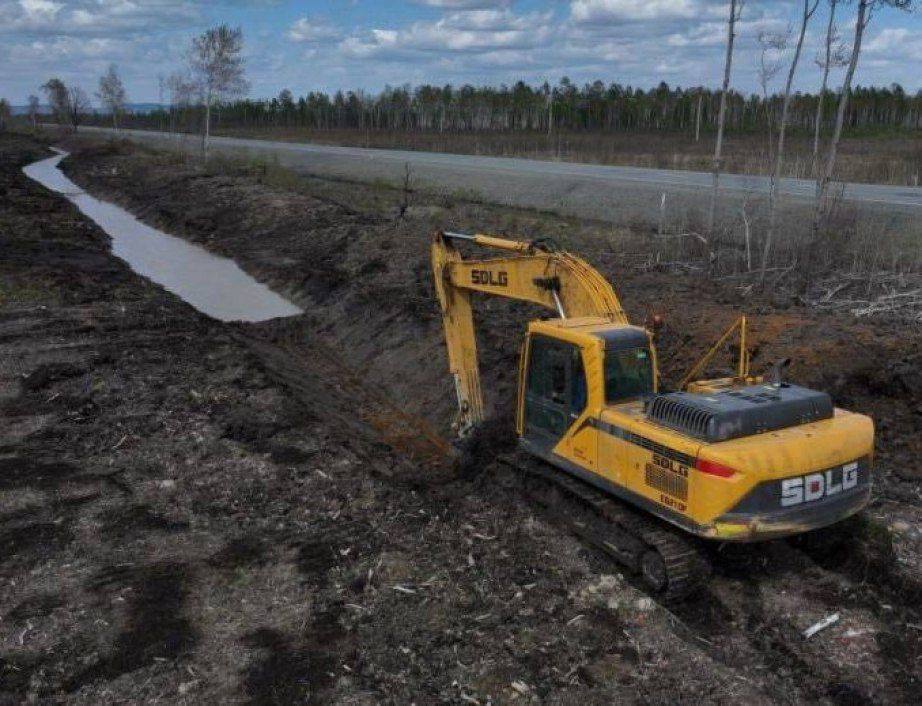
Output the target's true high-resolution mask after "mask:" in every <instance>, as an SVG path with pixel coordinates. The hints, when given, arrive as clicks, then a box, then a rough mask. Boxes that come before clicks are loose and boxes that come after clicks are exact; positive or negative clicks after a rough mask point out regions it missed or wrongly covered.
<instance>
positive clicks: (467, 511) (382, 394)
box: [0, 138, 922, 704]
mask: <svg viewBox="0 0 922 706" xmlns="http://www.w3.org/2000/svg"><path fill="white" fill-rule="evenodd" d="M40 154H41V146H40V145H38V144H36V143H34V142H31V141H29V140H26V139H25V138H19V139H14V138H4V139H3V140H2V141H0V155H2V160H0V183H2V191H0V419H2V422H3V427H2V428H0V618H2V623H0V624H2V625H3V630H2V631H0V702H4V701H5V702H9V703H19V702H22V701H26V700H29V701H42V700H45V701H69V702H75V703H94V704H95V703H115V702H126V701H129V702H138V701H154V700H165V701H169V702H186V701H192V700H200V701H201V700H204V701H206V702H218V701H234V702H241V701H242V702H250V703H290V702H295V701H306V702H310V703H318V704H321V703H322V704H326V703H341V704H366V703H367V704H376V703H395V704H396V703H401V704H402V703H410V702H415V703H417V704H427V703H432V704H434V703H458V704H464V703H468V704H469V703H480V704H488V703H548V704H569V703H576V702H579V703H586V704H594V703H599V704H602V703H611V702H619V703H633V702H638V703H641V702H642V703H651V702H652V703H663V704H667V703H669V704H671V703H676V702H705V703H711V702H725V703H736V702H739V701H742V700H745V701H747V702H751V703H766V704H767V703H777V702H779V701H782V702H788V703H793V702H811V703H812V702H821V703H844V702H849V703H857V702H865V701H877V702H889V703H899V702H904V703H911V702H913V701H914V700H915V697H916V696H917V694H918V679H919V678H920V676H922V666H920V654H922V652H920V638H922V631H920V630H919V625H920V616H919V613H918V604H919V600H920V598H922V590H920V581H919V576H920V560H919V556H920V550H922V537H920V534H919V531H918V529H917V526H918V521H919V519H920V512H919V495H918V493H919V487H918V484H917V483H916V482H915V481H913V480H904V479H903V477H904V476H905V478H910V479H911V478H912V477H913V474H914V473H915V472H917V471H918V465H917V464H916V463H915V462H914V457H913V451H912V448H911V446H910V443H911V441H912V439H911V438H907V436H911V434H909V433H910V432H913V431H914V430H915V425H916V421H915V420H916V419H917V418H916V417H914V415H915V410H916V409H917V408H918V405H919V388H918V383H917V382H916V380H917V374H918V365H919V362H918V358H917V357H916V356H918V352H917V351H918V338H916V339H915V340H913V339H912V338H911V337H910V336H909V335H908V334H907V332H905V331H898V330H896V329H895V328H893V327H888V326H887V325H886V324H883V323H856V322H854V321H850V320H846V319H830V318H818V317H814V316H811V315H810V314H809V312H805V311H803V310H800V309H796V308H789V309H785V310H781V311H778V310H776V309H775V308H774V307H773V305H769V304H764V305H761V306H762V307H763V309H762V311H760V312H758V313H759V314H761V316H760V317H759V319H758V324H757V328H756V331H755V335H756V337H757V338H756V341H757V344H758V346H759V348H760V351H759V353H760V358H759V359H760V360H763V361H768V360H771V359H772V358H773V357H775V356H780V355H781V354H782V353H785V354H791V353H793V354H794V356H795V357H796V358H798V364H797V367H795V369H794V370H793V372H792V376H793V377H796V378H798V379H800V380H803V381H805V382H808V383H812V384H822V385H824V386H826V387H829V388H831V389H832V390H833V392H834V394H836V395H837V397H838V399H839V400H840V401H842V402H847V403H848V404H849V405H850V406H853V407H855V408H858V409H863V410H866V411H870V412H872V413H874V414H875V415H876V416H877V418H878V423H879V424H880V426H881V427H882V429H881V438H882V448H881V452H880V460H881V464H880V465H881V473H882V477H883V480H882V482H881V484H880V486H879V487H880V489H881V490H880V493H881V497H880V499H879V500H878V502H877V503H875V505H874V507H873V508H872V509H871V510H870V511H869V513H868V516H867V518H866V519H864V520H862V521H859V522H855V523H850V524H849V525H848V527H846V528H844V530H842V531H839V532H834V533H826V534H824V535H823V536H821V537H818V538H816V540H815V541H814V540H810V541H807V540H805V541H800V542H796V543H791V542H774V543H771V544H769V545H765V546H763V547H760V548H758V549H757V550H751V549H748V548H745V547H744V548H737V549H733V550H732V551H731V550H726V551H725V552H722V553H720V554H719V555H716V556H715V559H716V561H717V569H716V575H715V578H714V580H713V582H712V584H711V587H710V589H709V590H708V591H707V592H706V593H705V594H703V595H701V596H699V597H698V598H697V599H696V602H695V603H694V604H689V605H682V606H671V607H670V608H669V610H667V609H665V608H664V607H662V606H659V605H657V604H656V603H655V602H653V601H651V600H650V599H649V598H647V597H645V596H644V595H643V594H642V593H641V592H638V591H637V590H636V589H635V588H634V587H633V586H632V584H631V583H630V582H628V581H626V580H625V579H623V578H621V577H620V576H619V575H618V572H617V567H615V566H613V565H611V564H610V563H608V562H607V561H605V560H604V559H602V558H601V557H600V556H599V555H597V554H596V553H594V552H593V551H591V550H588V549H587V548H586V547H584V546H582V545H581V544H580V543H579V542H577V541H576V540H575V539H573V538H571V537H570V536H568V535H566V534H565V533H563V532H561V531H560V530H559V528H558V527H557V526H556V525H555V524H554V523H553V518H550V517H545V516H544V515H542V514H541V513H540V512H538V511H537V510H536V509H535V508H532V507H530V506H529V505H528V504H527V503H526V502H525V501H524V500H523V495H522V493H521V492H520V489H519V485H518V479H517V478H515V477H514V476H513V475H512V474H511V473H510V472H508V471H504V470H503V469H502V468H501V467H497V466H496V465H495V464H491V463H490V449H491V448H492V444H496V443H502V440H503V438H504V435H503V434H502V433H497V434H491V435H487V436H486V437H485V439H484V441H483V444H482V445H481V448H479V449H477V453H476V454H475V456H476V459H477V461H476V463H474V464H472V465H473V466H474V468H473V469H471V468H468V469H466V470H467V472H466V473H463V474H453V473H452V472H451V470H450V469H449V468H447V467H446V466H445V464H444V463H443V462H442V459H440V450H442V449H443V441H442V440H441V439H440V438H439V435H440V433H442V434H444V432H445V431H446V430H447V427H448V424H449V421H450V415H451V408H452V399H451V390H450V386H449V384H448V381H447V380H446V379H445V363H444V352H443V350H442V344H441V340H440V331H439V325H438V320H437V317H436V311H435V308H434V302H433V299H432V293H431V288H430V284H429V273H428V265H427V260H426V248H425V246H426V234H427V232H428V231H429V230H430V229H431V228H433V227H437V226H448V225H450V226H452V227H454V228H457V229H472V228H474V227H477V228H480V229H484V230H494V231H503V232H508V233H511V234H516V235H521V236H523V237H528V236H531V235H533V234H537V233H539V232H540V233H542V234H545V235H546V234H550V235H554V236H556V237H558V238H559V239H560V240H561V241H563V242H564V244H565V245H567V246H568V247H572V248H573V249H574V250H580V251H582V252H589V253H590V257H591V258H593V257H594V258H595V260H594V261H596V262H601V263H602V265H603V269H604V270H605V271H606V273H607V274H609V275H610V276H612V278H613V281H615V282H616V283H617V286H618V289H619V291H620V293H621V294H622V296H623V297H624V299H625V303H626V305H627V307H628V309H629V310H630V311H631V313H632V314H633V315H634V316H635V318H638V319H642V318H643V316H644V313H645V311H646V308H647V307H648V306H652V305H658V306H659V307H660V309H661V310H664V311H665V312H666V314H667V317H668V318H669V320H670V325H669V328H668V329H667V331H666V332H665V333H664V336H663V341H662V349H663V351H664V358H665V359H666V360H667V361H668V367H667V371H668V373H669V375H671V376H673V378H674V377H675V376H676V375H677V373H678V371H679V370H680V369H682V368H683V367H684V366H685V365H686V364H687V363H688V362H690V361H691V360H692V359H693V358H694V356H695V354H696V353H698V352H699V351H700V350H701V349H703V348H704V340H706V339H711V338H713V337H715V336H716V334H717V333H718V330H719V329H720V328H722V327H723V326H724V325H726V324H728V323H729V322H730V321H731V320H732V317H733V315H734V310H735V309H736V308H737V307H738V304H739V302H738V301H737V300H736V299H735V298H734V296H735V295H734V294H733V292H732V291H729V290H726V291H725V290H723V289H720V288H718V287H715V286H714V285H710V284H706V283H702V282H698V281H696V280H694V279H692V278H677V277H676V276H674V275H670V274H663V273H650V274H645V275H638V274H635V273H632V271H631V270H629V269H625V268H624V267H623V263H624V258H621V257H618V256H617V254H618V253H619V252H621V251H623V250H624V249H625V248H633V247H636V246H637V245H636V243H635V241H634V240H632V239H631V238H630V237H628V236H627V235H624V236H623V237H622V235H621V234H612V233H607V234H604V239H602V237H603V236H600V235H599V229H600V226H598V225H595V224H575V223H572V222H566V221H559V220H556V219H554V218H551V217H548V216H546V215H542V214H531V213H524V212H511V211H502V210H492V209H486V208H484V207H481V206H478V205H476V204H468V203H463V202H458V203H451V202H448V201H442V202H440V203H433V204H429V203H425V204H424V203H421V202H420V201H419V200H417V202H415V203H414V202H411V203H410V204H409V207H408V208H405V206H406V205H407V204H401V203H400V202H401V199H402V195H400V194H397V195H396V196H395V195H392V194H391V193H390V192H387V191H386V190H381V189H371V188H366V187H360V186H357V185H350V184H337V183H329V182H319V181H316V182H308V183H306V184H301V183H298V184H290V185H285V184H283V183H281V180H280V179H279V178H278V175H273V174H272V173H271V170H256V171H254V170H251V169H247V170H239V169H229V168H228V165H223V166H221V167H220V168H217V167H214V168H212V169H210V170H205V171H203V170H200V169H198V168H196V167H194V166H189V165H183V164H181V163H178V162H177V161H176V160H174V159H172V158H167V157H163V156H160V155H152V154H146V153H136V152H133V151H132V150H129V149H127V148H124V147H122V148H117V149H112V148H105V149H98V148H94V149H92V150H88V151H85V152H82V153H79V154H77V155H75V157H73V158H72V159H70V160H68V162H67V169H68V171H69V174H70V176H71V177H72V178H74V179H75V180H76V181H78V182H79V183H81V184H82V185H83V186H85V187H86V188H88V189H89V190H91V191H92V192H94V193H97V194H99V195H102V196H106V197H109V198H112V199H114V200H118V201H120V202H121V203H123V204H124V205H126V206H127V207H129V208H130V209H131V210H132V211H133V212H135V213H136V214H137V215H139V216H140V217H141V218H143V219H145V220H147V221H148V222H150V223H151V224H153V225H158V226H161V227H164V228H165V229H166V230H168V231H170V232H172V233H173V234H175V235H180V236H184V237H187V238H189V239H191V240H194V241H196V242H199V243H202V244H204V245H205V246H206V247H209V248H211V249H213V250H215V251H217V252H221V253H223V254H227V255H231V256H233V257H235V258H236V259H237V260H238V261H239V262H240V263H241V265H242V266H243V267H244V268H245V269H247V270H248V271H249V272H251V273H252V274H254V275H255V276H257V277H258V278H259V279H261V280H263V281H266V282H269V283H271V284H272V285H273V286H274V287H275V288H276V289H277V290H278V291H280V292H283V293H286V294H287V295H289V296H290V297H292V298H293V299H295V300H296V301H297V302H298V303H299V304H301V305H303V306H304V307H305V308H306V309H307V312H308V313H307V314H305V315H304V316H301V317H297V318H295V319H291V320H287V321H283V322H271V323H268V324H262V325H226V324H220V323H218V322H214V321H211V320H209V319H207V318H206V317H204V316H202V315H200V314H198V313H196V312H195V311H193V310H192V309H191V308H189V307H188V306H187V305H185V304H184V303H182V302H181V301H178V300H177V299H176V298H175V297H173V296H172V295H169V294H168V293H166V292H164V291H163V290H161V289H159V288H158V287H155V286H153V285H151V284H150V283H148V282H146V281H145V280H143V279H141V278H139V277H137V276H135V275H134V274H133V273H131V272H130V271H129V270H128V269H127V268H126V267H125V266H124V264H123V263H121V262H120V261H118V260H116V259H114V258H112V257H111V256H110V255H109V254H108V252H107V238H106V236H105V235H104V234H103V233H102V232H101V231H99V230H98V229H97V228H96V227H95V226H93V225H92V224H90V223H88V222H87V221H86V220H85V219H83V218H82V217H81V216H80V215H79V214H78V213H77V212H76V211H75V210H74V209H73V208H72V207H71V206H70V205H69V204H68V203H67V202H66V201H64V200H63V199H60V198H58V197H56V196H54V195H52V194H50V193H49V192H47V191H45V190H44V189H42V188H41V187H38V186H36V185H34V184H32V183H30V182H28V181H27V180H26V179H25V178H24V177H23V176H22V175H21V173H20V167H21V166H22V165H23V164H25V163H27V162H28V161H29V160H32V159H36V158H38V157H39V156H40ZM593 238H596V240H593ZM600 242H603V243H605V247H604V248H601V247H600V246H599V244H598V243H600ZM581 243H582V244H585V245H587V247H586V248H583V247H581ZM592 244H594V247H591V248H590V247H588V246H589V245H592ZM603 251H604V252H603ZM532 314H533V312H526V311H523V310H522V309H521V308H519V307H515V306H509V305H505V304H501V303H498V302H489V303H485V304H484V305H483V306H482V307H481V308H480V310H479V315H480V318H481V320H482V321H483V322H484V324H485V327H484V332H483V337H482V340H481V343H482V350H483V355H482V358H483V359H484V361H485V365H484V370H485V381H486V383H487V385H488V386H490V388H491V389H493V390H494V396H493V397H494V401H495V403H496V406H497V408H498V410H499V411H500V412H503V410H504V407H506V405H504V404H503V400H504V399H508V398H509V397H510V395H511V392H512V387H513V384H514V370H515V358H516V353H517V345H518V341H519V337H520V335H521V330H522V317H523V316H525V315H532ZM420 416H422V417H425V418H426V421H427V424H421V423H419V420H418V417H420ZM430 427H431V428H430ZM420 430H422V431H423V433H420ZM478 467H482V470H480V471H479V472H478ZM833 612H838V613H840V616H841V617H840V620H839V621H838V622H837V623H836V624H835V625H833V626H832V627H829V628H827V629H826V630H824V631H823V632H820V633H819V634H817V635H816V636H814V637H813V638H811V639H809V640H806V639H804V638H803V637H802V635H801V631H802V630H803V629H805V628H806V627H808V626H809V625H811V624H813V623H814V622H816V621H817V620H819V619H821V618H823V617H825V616H826V615H829V614H831V613H833Z"/></svg>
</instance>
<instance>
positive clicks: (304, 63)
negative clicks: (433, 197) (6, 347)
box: [0, 0, 922, 104]
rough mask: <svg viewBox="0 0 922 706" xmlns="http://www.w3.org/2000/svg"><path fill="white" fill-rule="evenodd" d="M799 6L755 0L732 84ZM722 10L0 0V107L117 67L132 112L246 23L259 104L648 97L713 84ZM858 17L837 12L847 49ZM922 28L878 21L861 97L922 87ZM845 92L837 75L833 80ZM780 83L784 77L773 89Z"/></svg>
mask: <svg viewBox="0 0 922 706" xmlns="http://www.w3.org/2000/svg"><path fill="white" fill-rule="evenodd" d="M801 4H802V0H747V2H746V4H745V7H744V10H743V20H742V23H741V26H740V35H739V51H738V53H737V55H736V58H735V66H734V72H733V83H734V86H735V87H736V88H738V89H740V90H743V91H756V90H758V81H757V64H758V58H759V51H758V47H757V42H756V37H757V36H758V34H759V32H760V31H779V30H782V29H784V28H785V27H786V26H787V25H788V23H789V22H791V21H796V19H797V17H798V13H799V11H800V10H799V8H800V7H801ZM727 6H728V3H727V1H726V0H301V1H297V2H295V1H288V0H212V1H210V2H200V1H195V0H0V67H2V73H0V96H2V97H6V98H8V99H9V100H10V101H11V102H12V103H14V104H21V103H24V102H25V100H26V98H27V96H28V95H29V94H30V93H38V87H39V86H40V85H41V84H42V83H43V82H44V81H45V80H47V79H48V78H50V77H51V76H54V75H58V76H61V77H62V78H63V79H64V80H65V81H66V82H68V83H72V84H77V85H81V86H82V87H84V88H85V89H86V90H87V91H88V92H89V93H92V91H93V89H94V88H95V86H96V82H97V79H98V76H99V75H100V74H101V73H102V72H103V71H104V70H105V67H106V66H107V65H108V64H109V63H110V62H114V63H116V64H117V65H118V66H119V69H120V71H121V73H122V75H123V78H124V80H125V84H126V87H127V88H128V92H129V98H130V100H132V101H136V102H140V101H156V100H158V93H159V91H158V76H159V75H161V74H163V75H166V74H169V73H171V72H172V71H175V70H177V69H178V68H179V67H180V65H181V63H182V56H183V52H184V50H185V48H186V47H187V46H188V44H189V40H190V38H191V37H192V36H193V35H194V34H195V33H197V32H201V31H202V30H203V29H205V28H207V27H208V26H210V25H213V24H216V23H219V22H228V23H230V24H234V25H240V26H241V27H242V28H243V30H244V35H245V38H246V54H247V76H248V78H249V80H250V83H251V92H250V94H251V95H252V96H254V97H264V96H271V95H276V94H277V93H278V92H279V91H280V90H281V89H283V88H289V89H291V90H292V91H293V92H294V93H295V94H300V93H304V92H307V91H310V90H316V89H322V90H328V91H330V90H336V89H339V88H342V89H363V90H366V91H375V90H378V89H380V88H382V87H383V86H384V85H386V84H391V85H396V84H403V83H411V84H418V83H421V82H433V83H440V84H442V83H453V84H460V83H465V82H470V83H475V84H500V83H511V82H513V81H516V80H518V79H524V80H527V81H532V82H539V81H544V80H545V79H549V80H551V81H552V82H554V81H556V80H558V79H559V78H560V77H561V76H569V77H570V78H571V79H573V80H574V81H577V82H579V83H582V82H584V81H589V80H594V79H596V78H598V79H601V80H603V81H605V82H606V83H608V82H612V81H617V82H620V83H623V84H632V85H638V86H643V87H648V86H651V85H655V84H656V83H658V82H659V81H661V80H664V81H667V82H669V83H670V84H679V85H683V86H688V85H699V84H704V85H712V86H714V85H717V83H718V82H719V81H720V77H721V73H722V62H723V50H724V42H725V39H726V28H725V25H724V21H725V16H726V14H727ZM827 7H828V0H820V10H819V11H818V13H817V15H816V17H815V18H814V20H813V23H812V25H811V30H810V33H809V35H808V39H807V48H806V50H805V55H804V61H803V64H802V69H801V71H800V74H799V78H798V81H797V85H798V87H800V88H802V89H805V90H810V89H813V88H815V87H816V85H817V84H818V82H819V74H818V69H817V67H816V66H815V64H814V61H813V58H814V56H815V55H816V53H817V51H818V50H819V48H820V45H821V43H822V36H823V34H824V32H825V19H826V17H827V16H828V15H826V14H825V13H826V12H827ZM853 12H854V3H847V4H845V6H844V7H842V8H841V9H840V10H839V12H838V18H839V22H838V24H839V26H840V27H841V31H842V34H843V37H844V38H848V37H849V36H850V34H851V31H852V27H853ZM920 61H922V16H920V15H919V14H905V13H901V12H896V11H893V10H889V9H881V10H880V11H879V12H878V13H877V14H876V15H875V17H874V19H873V22H872V24H871V26H870V28H869V30H868V35H867V37H866V44H865V51H864V52H863V54H862V61H861V65H860V68H859V74H858V77H857V80H858V82H859V83H866V84H867V83H874V84H877V85H886V84H890V83H892V82H899V83H901V84H902V85H903V86H904V87H905V88H907V89H908V90H911V91H916V90H919V89H922V79H920V72H919V70H918V67H919V66H920ZM839 78H840V76H839V75H837V76H836V80H838V79H839ZM779 81H780V76H779V78H778V79H777V80H776V82H775V86H777V83H778V82H779Z"/></svg>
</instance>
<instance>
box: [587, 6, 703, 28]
mask: <svg viewBox="0 0 922 706" xmlns="http://www.w3.org/2000/svg"><path fill="white" fill-rule="evenodd" d="M717 10H718V8H717V7H715V6H714V5H712V4H710V3H708V2H706V1H703V0H572V2H571V3H570V14H571V16H572V18H573V20H574V21H576V22H579V23H583V24H589V23H601V24H622V23H626V22H642V21H645V20H659V21H664V20H677V19H685V20H690V19H696V18H703V17H706V16H713V15H714V14H715V11H717Z"/></svg>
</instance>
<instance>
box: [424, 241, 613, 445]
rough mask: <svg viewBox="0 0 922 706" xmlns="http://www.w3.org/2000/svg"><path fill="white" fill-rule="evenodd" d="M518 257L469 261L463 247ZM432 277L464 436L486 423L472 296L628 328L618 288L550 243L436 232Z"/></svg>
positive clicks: (591, 268)
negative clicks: (522, 303) (497, 298)
mask: <svg viewBox="0 0 922 706" xmlns="http://www.w3.org/2000/svg"><path fill="white" fill-rule="evenodd" d="M460 243H469V244H471V245H474V246H479V247H482V248H488V249H493V250H500V251H505V252H508V253H512V254H510V255H507V256H505V257H494V258H488V259H473V260H465V259H463V258H462V256H461V253H460V252H459V250H458V248H457V245H458V244H460ZM432 271H433V273H434V274H435V288H436V292H437V294H438V298H439V304H440V305H441V308H442V317H443V322H444V327H445V340H446V343H447V346H448V362H449V368H450V370H451V374H452V377H453V378H454V381H455V390H456V392H457V395H458V408H459V416H458V420H457V423H456V425H457V429H458V433H459V434H460V435H461V436H464V435H465V434H466V433H467V432H468V431H469V430H470V429H471V428H472V427H473V426H474V425H475V424H477V423H479V422H481V421H483V419H484V401H483V391H482V390H481V386H480V368H479V365H478V361H477V342H476V335H475V332H474V319H473V311H472V308H471V295H472V294H473V293H482V294H490V295H493V296H500V297H505V298H508V299H516V300H519V301H525V302H530V303H532V304H538V305H540V306H543V307H545V308H547V309H550V310H552V311H555V312H557V314H558V316H560V318H561V319H567V318H579V317H589V316H592V317H598V318H601V319H604V320H606V321H608V322H610V323H613V324H624V325H627V323H628V320H627V316H626V315H625V313H624V310H623V309H622V307H621V302H620V301H619V300H618V296H617V295H616V294H615V290H614V289H613V288H612V286H611V284H609V283H608V281H607V280H606V279H605V278H604V277H602V275H601V274H600V273H599V272H598V271H597V270H596V269H595V268H593V267H592V266H590V265H589V264H588V263H587V262H585V261H584V260H582V259H581V258H579V257H576V256H575V255H571V254H570V253H568V252H564V251H561V250H558V249H556V248H555V247H554V246H553V245H551V244H549V243H548V241H535V242H531V243H527V242H521V241H516V240H506V239H503V238H496V237H493V236H489V235H480V234H477V235H464V234H461V233H446V232H437V233H434V234H433V236H432Z"/></svg>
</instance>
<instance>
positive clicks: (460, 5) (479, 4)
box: [415, 0, 513, 10]
mask: <svg viewBox="0 0 922 706" xmlns="http://www.w3.org/2000/svg"><path fill="white" fill-rule="evenodd" d="M415 2H416V4H417V5H428V6H429V7H440V8H443V9H446V10H483V9H488V8H497V7H509V6H510V5H512V3H513V0H415Z"/></svg>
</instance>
